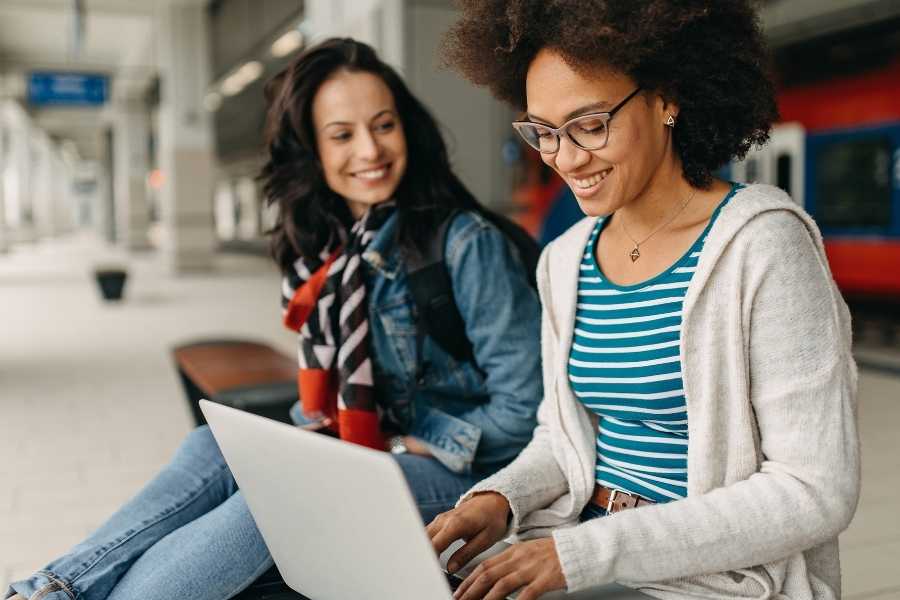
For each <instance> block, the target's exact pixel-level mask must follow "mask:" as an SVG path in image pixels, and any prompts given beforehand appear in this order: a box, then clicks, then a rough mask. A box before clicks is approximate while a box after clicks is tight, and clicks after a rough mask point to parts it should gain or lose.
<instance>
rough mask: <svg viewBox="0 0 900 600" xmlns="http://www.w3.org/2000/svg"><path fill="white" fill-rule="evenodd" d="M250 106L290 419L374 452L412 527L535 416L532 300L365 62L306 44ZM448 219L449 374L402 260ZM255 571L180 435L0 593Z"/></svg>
mask: <svg viewBox="0 0 900 600" xmlns="http://www.w3.org/2000/svg"><path fill="white" fill-rule="evenodd" d="M267 95H268V97H269V100H270V104H271V106H270V110H269V119H268V124H267V139H268V151H269V160H268V162H267V163H266V165H265V168H264V170H263V174H262V179H263V181H264V182H265V192H266V194H267V196H268V198H269V200H270V202H272V203H275V204H277V206H278V208H279V218H278V222H277V225H276V226H275V228H274V231H273V232H272V233H273V237H272V248H273V253H274V256H275V258H276V260H277V262H278V264H279V265H280V266H281V268H282V270H283V272H284V274H285V280H284V285H283V289H282V293H283V298H284V307H285V322H286V324H288V325H289V326H290V327H292V328H294V329H297V330H299V332H300V342H299V345H300V348H299V350H300V351H299V356H300V375H299V381H300V385H301V397H302V405H300V404H298V405H297V406H296V407H295V408H294V409H293V410H292V416H293V417H294V420H295V421H297V423H298V425H300V426H303V427H306V428H308V429H317V430H322V431H323V433H329V434H331V435H334V436H337V437H340V438H341V439H344V440H347V441H348V442H354V443H358V444H364V445H367V446H371V447H375V448H378V449H384V450H389V451H390V452H391V453H392V455H393V456H394V457H395V458H396V460H397V463H398V464H399V466H400V468H401V469H402V471H403V473H404V474H405V476H406V479H407V482H408V484H409V487H410V489H411V491H412V493H413V496H414V499H415V501H416V503H417V505H418V507H419V510H420V512H421V515H422V518H423V520H424V521H425V522H427V521H429V520H430V519H432V518H433V517H434V516H435V515H437V514H438V513H440V512H442V511H445V510H447V509H449V508H450V507H452V506H453V504H454V503H455V502H456V500H457V499H458V498H459V496H460V495H461V494H462V493H463V492H464V491H465V490H466V489H468V488H469V487H471V486H472V485H473V484H474V483H476V482H477V481H478V480H479V479H481V478H483V477H485V476H487V475H490V474H491V473H494V472H495V471H497V470H498V469H499V468H500V467H502V466H504V465H505V464H507V463H509V462H510V461H511V460H512V459H513V458H514V457H515V456H516V454H518V452H519V451H521V449H522V448H523V447H524V446H525V445H526V444H527V443H528V440H529V439H530V438H531V432H532V430H533V429H534V425H535V413H536V410H537V404H538V401H539V400H540V396H541V378H540V375H539V373H540V363H539V361H540V353H539V344H540V342H539V330H538V327H539V326H538V323H539V320H540V306H539V304H538V300H537V295H536V293H535V291H534V289H533V288H532V287H531V284H530V283H529V274H528V273H526V272H525V270H524V268H523V265H522V262H521V261H520V260H519V257H518V256H517V254H516V247H514V246H513V245H512V244H511V243H510V241H509V240H508V239H507V238H506V236H505V235H504V234H503V233H501V232H500V231H499V230H498V229H497V228H496V227H495V226H494V225H492V224H491V222H490V221H489V219H488V218H487V217H486V216H485V214H484V213H483V212H482V211H483V209H482V208H481V207H480V206H479V205H478V203H477V202H476V200H475V199H474V198H473V197H472V195H471V194H470V193H469V192H468V191H467V190H466V188H465V187H464V186H463V184H462V183H461V182H460V181H459V179H457V177H456V176H455V175H454V174H453V172H452V170H451V169H450V165H449V160H448V157H447V151H446V148H445V146H444V142H443V140H442V139H441V135H440V132H439V130H438V127H437V124H436V123H435V121H434V119H433V118H432V117H431V115H429V113H428V111H427V110H426V109H425V108H424V107H423V106H422V104H421V103H420V102H419V101H418V100H416V98H415V97H413V95H412V94H411V93H410V91H409V90H408V89H407V87H406V85H405V84H404V83H403V81H402V80H401V79H400V78H399V77H398V76H397V74H396V73H395V72H394V71H393V70H392V69H391V68H390V67H389V66H387V65H386V64H384V63H383V62H382V61H380V60H379V59H378V57H377V56H376V55H375V52H374V51H373V50H372V48H370V47H369V46H367V45H365V44H362V43H359V42H355V41H353V40H349V39H333V40H328V41H325V42H322V43H321V44H318V45H317V46H314V47H312V48H310V49H308V50H306V51H305V52H303V53H302V54H301V55H300V56H298V57H297V58H296V59H295V60H294V61H293V62H292V63H291V65H290V66H289V67H288V68H287V70H286V71H285V72H283V73H281V74H279V76H277V77H276V78H275V79H274V80H273V82H272V83H271V84H270V85H269V86H268V90H267ZM448 217H449V218H450V219H452V220H451V221H450V222H449V224H448V225H447V229H446V243H445V248H444V264H445V266H446V271H447V274H448V275H449V279H450V283H451V287H452V293H453V298H454V300H455V303H456V305H457V308H458V310H459V313H460V315H461V317H462V320H463V322H464V328H465V334H466V337H467V338H468V341H469V342H470V344H471V356H470V358H468V359H466V360H460V359H457V358H454V357H452V356H451V355H450V354H448V352H447V351H445V350H444V349H443V348H442V347H441V346H440V345H438V344H437V343H436V342H435V340H434V339H432V338H431V337H430V336H427V335H424V334H422V333H421V329H420V326H418V325H417V323H416V322H415V320H414V314H413V313H414V310H413V301H412V299H411V297H410V287H409V284H408V280H407V275H406V257H407V256H409V253H412V252H416V251H421V250H422V249H423V247H424V244H425V243H426V242H427V241H428V240H429V238H430V237H431V236H433V235H434V234H435V233H436V230H437V228H438V227H439V226H440V225H441V224H442V223H443V222H444V221H445V220H446V219H447V218H448ZM260 458H261V460H262V459H264V457H260ZM322 468H323V469H327V468H328V465H327V464H323V465H322ZM297 518H298V519H302V518H303V515H302V514H298V515H297ZM271 566H272V559H271V557H270V555H269V552H268V550H267V548H266V546H265V543H264V542H263V539H262V537H261V536H260V534H259V532H258V530H257V529H256V525H255V523H254V521H253V518H252V516H251V515H250V512H249V511H248V509H247V505H246V502H245V501H244V498H243V496H242V494H241V492H240V491H239V490H238V489H237V485H236V483H235V481H234V479H233V477H232V476H231V473H230V471H229V470H228V467H227V465H226V464H225V461H224V459H223V457H222V455H221V453H220V452H219V449H218V446H217V445H216V442H215V440H214V439H213V437H212V435H211V433H210V431H209V429H208V427H200V428H198V429H196V430H195V431H193V432H192V433H191V434H190V435H189V437H188V439H187V440H186V441H185V442H184V444H183V445H182V446H181V448H180V449H179V450H178V452H177V454H176V456H175V457H174V459H173V460H172V462H171V463H170V464H169V465H168V466H167V467H166V468H165V469H164V470H163V471H162V473H160V474H159V475H158V476H157V477H156V479H154V480H153V481H152V482H150V483H149V484H148V485H147V486H146V487H145V488H144V489H143V490H142V491H141V492H140V493H139V494H138V495H137V496H136V497H135V498H134V499H132V500H131V501H129V502H128V503H127V504H126V505H125V506H124V507H123V508H122V509H121V510H120V511H118V512H117V513H116V514H115V515H113V517H111V518H110V520H109V521H107V523H106V524H104V525H103V526H102V527H101V528H100V529H99V530H98V531H97V532H95V533H94V534H92V535H91V536H90V537H89V538H88V539H87V540H85V541H84V542H82V543H81V544H79V545H78V546H76V547H75V548H74V549H73V550H72V551H71V552H70V553H69V554H67V555H65V556H63V557H61V558H59V559H57V560H55V561H53V562H52V563H50V564H49V565H48V566H47V567H46V568H45V569H43V570H41V571H39V572H37V573H35V574H34V575H32V576H31V577H29V578H27V579H25V580H22V581H19V582H16V583H14V584H13V585H12V588H11V590H10V592H9V593H10V594H16V595H15V596H13V597H14V598H42V599H44V600H75V599H76V598H77V599H78V600H102V599H113V600H135V599H140V600H154V599H159V600H171V599H173V598H190V599H191V600H225V599H226V598H230V597H232V596H233V595H235V594H236V593H238V592H239V591H241V590H242V589H244V588H245V587H247V586H248V585H249V584H250V583H252V582H253V581H254V580H255V579H256V578H257V577H259V576H260V575H261V574H262V573H263V572H265V571H266V570H267V569H269V568H270V567H271Z"/></svg>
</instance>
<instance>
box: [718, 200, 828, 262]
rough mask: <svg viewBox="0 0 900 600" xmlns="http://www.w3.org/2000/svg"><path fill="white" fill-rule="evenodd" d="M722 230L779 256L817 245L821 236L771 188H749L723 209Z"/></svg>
mask: <svg viewBox="0 0 900 600" xmlns="http://www.w3.org/2000/svg"><path fill="white" fill-rule="evenodd" d="M719 219H720V221H721V223H717V225H721V229H723V230H724V232H725V233H727V232H728V231H729V230H731V231H732V232H733V235H732V237H733V238H734V241H735V242H738V243H739V244H743V245H749V246H752V247H753V248H754V249H756V250H758V251H766V252H771V253H782V252H784V251H786V250H789V249H790V248H794V247H796V246H798V245H803V246H810V242H812V245H813V246H819V245H820V242H821V234H820V232H819V228H818V227H817V226H816V224H815V222H814V221H813V219H812V217H811V216H810V215H809V214H808V213H807V212H806V211H805V210H803V207H801V206H800V205H798V204H797V203H796V202H794V201H793V200H792V199H791V197H790V196H789V195H788V194H787V193H786V192H785V191H784V190H781V189H779V188H777V187H774V186H771V185H759V184H754V185H748V186H745V187H744V188H742V189H741V190H739V191H738V192H737V193H736V194H735V195H734V198H732V200H731V202H729V203H728V205H727V206H725V207H724V208H723V209H722V213H721V215H720V217H719Z"/></svg>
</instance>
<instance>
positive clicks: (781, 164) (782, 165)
mask: <svg viewBox="0 0 900 600" xmlns="http://www.w3.org/2000/svg"><path fill="white" fill-rule="evenodd" d="M792 163H793V160H792V159H791V155H790V154H779V155H778V159H777V160H776V161H775V177H776V180H775V185H777V186H778V187H780V188H781V189H783V190H784V191H786V192H787V193H788V194H790V193H791V170H792V169H793V164H792Z"/></svg>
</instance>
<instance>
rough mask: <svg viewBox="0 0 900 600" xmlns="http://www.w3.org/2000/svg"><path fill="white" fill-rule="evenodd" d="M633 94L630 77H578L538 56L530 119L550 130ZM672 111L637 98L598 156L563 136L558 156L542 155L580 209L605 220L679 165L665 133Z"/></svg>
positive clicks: (529, 80)
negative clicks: (561, 179) (573, 195)
mask: <svg viewBox="0 0 900 600" xmlns="http://www.w3.org/2000/svg"><path fill="white" fill-rule="evenodd" d="M637 87H638V85H637V83H636V82H635V81H634V80H632V79H631V78H630V77H627V76H626V75H623V74H621V73H617V72H614V71H609V70H603V69H596V70H593V71H591V72H590V73H585V72H583V71H576V70H575V69H573V68H572V67H571V66H570V65H569V64H568V63H566V61H565V60H564V59H563V58H562V57H561V56H560V55H559V54H558V53H556V52H554V51H553V50H549V49H546V48H545V49H543V50H541V51H540V52H538V54H537V55H536V56H535V58H534V60H533V61H532V63H531V65H530V66H529V68H528V73H527V75H526V80H525V94H526V101H527V105H528V115H527V117H526V118H527V119H528V120H529V121H532V122H535V123H542V124H545V125H549V126H551V127H559V126H560V125H562V124H563V123H565V122H566V121H568V120H570V119H572V118H574V117H577V116H580V115H583V114H589V113H597V112H604V111H609V110H610V109H612V108H614V107H615V106H616V105H617V104H619V103H620V102H622V100H624V99H625V98H627V97H628V95H629V94H631V92H633V91H634V90H635V89H636V88H637ZM677 113H678V111H677V107H675V106H672V105H667V104H666V103H665V102H664V101H663V100H662V98H660V97H659V96H656V95H652V94H649V93H648V92H645V91H642V92H640V93H638V94H637V95H636V96H635V97H634V98H632V99H631V100H629V101H628V102H627V103H626V104H625V105H623V106H622V107H621V108H620V109H619V110H618V112H616V113H615V115H614V116H613V118H612V120H610V121H609V124H608V126H609V139H608V141H607V144H606V146H605V147H603V148H601V149H599V150H590V151H589V150H582V149H581V148H578V147H577V146H575V145H574V144H573V143H572V141H571V140H570V139H568V138H567V137H565V136H562V138H561V139H560V145H559V150H558V151H557V152H556V153H555V154H541V158H542V159H543V161H544V162H545V163H547V165H549V166H550V167H551V168H553V170H555V171H556V172H557V173H559V174H560V176H561V177H562V178H563V179H564V180H565V182H566V183H567V184H568V185H569V187H570V188H571V189H572V192H573V193H574V194H575V197H576V198H577V200H578V204H579V206H580V207H581V210H582V211H583V212H584V213H585V214H587V215H590V216H603V215H609V214H611V213H613V212H615V211H616V210H617V209H619V208H620V207H622V206H624V205H625V204H627V203H629V202H630V201H632V200H634V199H635V198H637V197H638V196H641V195H643V194H645V193H647V192H648V189H649V188H650V187H652V186H653V185H654V184H655V181H654V180H655V179H659V174H660V173H664V172H670V171H671V168H666V167H672V166H673V165H674V164H675V162H676V161H677V159H676V157H675V153H674V151H673V149H672V144H671V133H670V132H671V130H670V128H668V127H666V126H665V121H666V117H667V116H668V115H669V114H672V115H673V116H675V117H677Z"/></svg>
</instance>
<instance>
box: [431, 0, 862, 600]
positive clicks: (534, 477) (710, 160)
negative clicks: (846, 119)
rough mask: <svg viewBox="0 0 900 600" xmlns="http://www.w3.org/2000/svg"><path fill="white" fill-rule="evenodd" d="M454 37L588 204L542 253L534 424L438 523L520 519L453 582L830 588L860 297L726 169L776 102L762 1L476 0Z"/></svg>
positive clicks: (852, 444)
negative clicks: (848, 293) (513, 539)
mask: <svg viewBox="0 0 900 600" xmlns="http://www.w3.org/2000/svg"><path fill="white" fill-rule="evenodd" d="M445 52H446V58H447V60H448V62H449V63H450V64H451V65H453V66H455V67H456V68H457V69H459V70H460V71H461V72H462V73H463V74H464V75H465V76H467V77H468V78H469V79H471V80H472V81H473V82H475V83H477V84H481V85H486V86H488V87H489V88H490V89H491V90H492V91H493V92H494V94H495V95H496V96H497V97H499V98H501V99H503V100H505V101H507V102H509V103H511V104H513V105H514V106H515V107H518V108H520V109H522V110H523V111H524V116H523V117H522V118H521V120H520V121H518V122H516V123H514V124H513V126H514V127H515V128H516V130H517V131H518V132H519V133H520V134H521V136H522V138H523V139H524V140H525V141H526V142H527V143H528V144H529V145H530V146H532V147H533V148H534V149H535V150H536V151H538V152H540V153H541V157H542V158H543V160H544V162H546V163H547V164H548V165H549V166H550V167H552V168H553V169H554V170H556V172H557V173H559V175H560V176H561V177H562V178H563V179H564V180H565V181H566V183H567V184H568V185H569V187H570V188H571V189H572V192H573V193H574V195H575V197H576V198H577V201H578V204H579V206H580V207H581V210H582V211H583V212H584V213H585V215H587V218H585V219H583V220H582V221H581V222H579V223H577V224H576V225H574V226H573V227H572V228H571V229H569V230H568V231H567V232H566V233H565V234H563V235H562V236H561V237H560V238H558V239H557V240H556V241H554V242H553V243H551V244H550V245H549V246H548V247H547V248H546V250H545V251H544V253H543V255H542V257H541V260H540V263H539V266H538V273H537V276H538V282H539V292H540V295H541V301H542V304H543V308H544V311H543V321H542V359H543V370H544V393H545V395H544V400H543V402H542V404H541V407H540V409H539V411H538V428H537V429H536V431H535V436H534V439H533V441H532V442H531V443H530V444H529V445H528V447H527V448H526V449H525V450H524V451H523V452H522V454H520V455H519V456H518V458H517V459H516V460H515V461H513V463H512V464H510V465H509V466H508V467H506V468H505V469H503V470H501V471H500V472H499V473H497V474H496V475H494V476H492V477H490V478H488V479H487V480H485V481H483V482H481V483H479V484H478V485H476V486H475V487H473V488H472V489H471V490H470V491H469V492H468V493H467V494H465V495H464V496H463V498H462V499H461V501H460V503H459V504H458V505H457V507H456V508H455V509H454V510H452V511H449V512H448V513H445V514H443V515H441V516H439V517H438V518H437V519H435V520H434V521H433V522H432V523H431V524H430V525H429V527H428V531H429V534H430V536H431V538H432V541H433V543H434V546H435V548H436V550H438V551H443V550H444V549H445V548H447V547H448V546H449V544H450V543H451V542H453V541H454V540H457V539H463V540H466V543H465V545H463V546H462V547H461V549H459V550H457V551H456V552H455V554H454V555H453V556H452V557H451V560H450V568H451V569H455V568H458V567H460V566H462V565H463V564H465V563H466V562H467V561H468V560H469V559H471V558H472V557H473V556H475V555H476V554H477V553H479V552H481V551H482V550H484V549H486V548H488V547H489V546H491V545H492V544H494V543H495V542H497V541H498V540H500V539H501V538H503V537H505V536H508V535H511V534H517V540H518V541H517V543H514V544H513V545H512V546H511V547H509V548H507V549H506V550H504V551H503V552H501V553H500V554H498V555H497V556H495V557H494V558H491V559H489V560H487V561H485V562H482V563H481V564H480V565H479V566H478V567H477V568H476V569H475V570H474V571H473V572H472V573H471V575H469V577H468V578H467V579H466V580H465V582H464V583H463V585H462V586H461V587H460V588H459V590H458V591H457V595H456V597H457V598H462V599H464V600H470V599H474V598H482V597H484V598H490V599H496V598H501V597H504V596H505V595H506V594H508V593H510V592H512V591H514V590H517V589H519V590H521V594H520V595H519V596H518V597H519V598H520V600H532V599H533V598H535V597H537V596H538V595H539V594H541V593H543V592H545V591H547V590H552V589H561V588H566V589H568V590H569V591H573V590H581V589H584V588H588V587H591V586H594V585H599V584H603V583H607V582H611V581H619V582H623V583H625V584H627V585H629V586H631V587H635V588H639V589H641V590H642V591H644V592H646V593H649V594H651V595H653V596H656V597H659V598H697V597H702V598H785V599H786V598H790V599H793V600H799V599H813V598H815V599H833V598H839V597H840V593H841V591H840V566H839V556H838V543H837V536H838V534H839V533H840V532H841V531H842V530H843V529H845V528H846V527H847V525H848V524H849V522H850V520H851V518H852V516H853V514H854V511H855V508H856V503H857V498H858V493H859V442H858V437H857V430H856V423H855V410H856V408H855V407H856V369H855V365H854V362H853V359H852V356H851V353H850V327H849V315H848V312H847V309H846V306H845V304H844V302H843V301H842V299H841V297H840V295H839V293H838V291H837V289H836V287H835V285H834V282H833V280H832V278H831V275H830V272H829V270H828V264H827V261H826V257H825V253H824V251H823V246H822V241H821V236H820V234H819V231H818V229H817V228H816V225H815V224H814V223H813V221H812V220H811V219H810V217H809V216H808V215H807V214H806V213H805V212H803V210H802V209H801V208H799V207H798V206H796V204H794V203H793V202H792V201H791V199H790V198H789V197H788V196H787V195H786V194H785V193H784V192H782V191H781V190H779V189H776V188H774V187H769V186H762V185H740V184H736V183H730V182H727V181H723V180H721V179H719V178H718V177H716V175H715V172H716V170H717V169H718V168H720V167H721V166H723V165H724V164H725V163H727V162H728V161H729V160H731V159H733V158H736V157H742V156H743V155H744V154H745V152H746V151H747V150H748V148H749V147H750V146H751V144H761V143H763V142H765V141H766V139H767V136H768V131H769V128H770V125H771V123H772V122H773V120H774V119H775V118H776V116H777V115H776V107H775V102H774V97H773V85H772V83H771V82H770V80H769V79H768V77H767V75H766V69H765V62H766V54H765V51H764V45H763V41H762V35H761V32H760V29H759V25H758V23H757V20H756V17H755V14H754V11H753V9H752V7H751V6H750V3H749V2H748V1H746V0H686V1H684V2H671V1H669V0H607V1H602V0H595V1H585V0H552V1H548V0H517V1H500V0H470V1H467V2H464V3H463V17H462V19H461V21H459V22H458V23H457V24H456V26H455V27H454V28H453V29H452V30H451V32H450V34H449V37H448V38H447V40H446V44H445Z"/></svg>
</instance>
